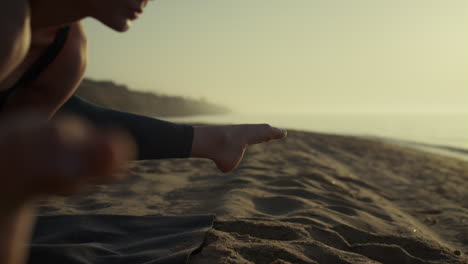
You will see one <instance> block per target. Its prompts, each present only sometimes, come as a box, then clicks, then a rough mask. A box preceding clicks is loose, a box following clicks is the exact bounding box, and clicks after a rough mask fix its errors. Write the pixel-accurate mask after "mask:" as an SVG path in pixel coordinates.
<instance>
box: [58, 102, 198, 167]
mask: <svg viewBox="0 0 468 264" xmlns="http://www.w3.org/2000/svg"><path fill="white" fill-rule="evenodd" d="M60 112H68V113H73V114H76V115H78V116H81V117H84V118H86V119H88V120H89V121H90V122H92V123H93V124H95V125H116V126H120V127H122V128H124V129H126V130H127V131H128V132H129V133H130V134H131V136H133V138H134V140H135V142H136V144H137V148H138V159H139V160H147V159H165V158H187V157H189V156H190V153H191V148H192V141H193V127H192V126H189V125H180V124H174V123H171V122H166V121H162V120H158V119H155V118H150V117H146V116H141V115H136V114H130V113H125V112H121V111H115V110H111V109H107V108H104V107H100V106H97V105H95V104H92V103H89V102H87V101H85V100H83V99H81V98H79V97H77V96H73V97H72V98H71V99H70V100H68V101H67V102H66V103H65V105H64V106H63V107H62V108H61V109H60Z"/></svg>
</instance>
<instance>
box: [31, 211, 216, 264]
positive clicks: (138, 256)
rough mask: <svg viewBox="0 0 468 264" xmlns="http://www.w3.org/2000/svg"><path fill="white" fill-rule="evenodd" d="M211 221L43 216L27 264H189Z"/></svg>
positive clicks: (210, 218)
mask: <svg viewBox="0 0 468 264" xmlns="http://www.w3.org/2000/svg"><path fill="white" fill-rule="evenodd" d="M213 221H214V216H213V215H201V216H124V215H64V216H41V217H39V218H38V221H37V225H36V228H35V232H34V235H33V240H32V248H31V255H30V258H29V264H55V263H57V264H59V263H60V264H64V263H67V264H101V263H102V264H104V263H105V264H116V263H119V264H127V263H128V264H143V263H144V264H163V263H164V264H172V263H174V264H176V263H177V264H179V263H188V261H189V258H190V255H191V254H192V253H193V252H194V251H196V250H198V249H199V248H200V247H201V246H202V244H203V241H204V239H205V235H206V232H207V231H208V230H209V229H211V228H212V226H213Z"/></svg>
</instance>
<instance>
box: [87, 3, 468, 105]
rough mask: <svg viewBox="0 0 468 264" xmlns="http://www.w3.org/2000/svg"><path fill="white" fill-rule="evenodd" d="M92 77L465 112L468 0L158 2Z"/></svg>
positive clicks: (93, 51) (96, 31) (103, 45)
mask: <svg viewBox="0 0 468 264" xmlns="http://www.w3.org/2000/svg"><path fill="white" fill-rule="evenodd" d="M85 26H86V28H87V31H88V34H89V45H90V47H89V49H90V59H89V61H90V64H89V67H88V72H87V76H88V77H92V78H95V79H112V80H114V81H116V82H118V83H124V84H127V85H128V86H129V87H131V88H133V89H138V90H149V91H156V92H159V93H164V94H174V95H186V96H190V97H194V98H201V97H203V98H206V99H207V100H209V101H212V102H215V103H222V104H225V105H227V106H228V107H230V108H232V109H233V110H236V111H243V112H245V111H256V112H280V111H288V112H296V111H301V112H329V111H331V112H337V111H352V112H360V111H373V112H375V111H379V112H382V111H384V112H392V111H398V112H401V111H403V112H404V111H416V112H427V111H431V112H434V111H464V112H468V1H466V0H157V1H154V2H150V3H149V5H148V7H147V8H146V10H145V13H144V14H143V16H142V17H141V18H140V19H139V20H137V21H136V22H135V23H134V25H133V27H132V28H131V30H130V31H129V32H126V33H124V34H121V33H115V32H112V31H110V30H108V29H107V28H105V27H103V26H101V25H100V24H99V23H97V22H94V21H90V20H87V21H86V23H85Z"/></svg>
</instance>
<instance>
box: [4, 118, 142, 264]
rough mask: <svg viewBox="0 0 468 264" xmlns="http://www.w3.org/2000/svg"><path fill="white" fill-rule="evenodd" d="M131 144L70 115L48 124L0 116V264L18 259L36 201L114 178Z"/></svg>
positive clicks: (122, 136)
mask: <svg viewBox="0 0 468 264" xmlns="http://www.w3.org/2000/svg"><path fill="white" fill-rule="evenodd" d="M134 148H135V147H134V146H133V143H132V141H131V140H130V139H129V138H128V137H127V136H126V135H125V134H122V133H121V132H118V131H109V130H102V129H101V130H99V129H92V128H91V127H89V126H88V125H87V124H85V123H84V122H82V121H80V120H78V119H76V118H70V117H67V118H63V117H62V118H59V119H58V120H57V121H54V122H52V121H45V120H44V119H41V118H40V116H38V115H24V114H21V115H18V116H15V117H14V118H13V117H12V118H9V119H8V120H3V121H2V125H1V126H0V150H1V152H0V161H1V162H0V171H1V175H0V181H1V184H0V263H4V264H10V263H11V264H20V263H24V261H25V259H26V257H27V248H28V242H29V239H30V235H31V229H32V224H33V222H34V217H33V215H34V206H33V205H34V201H35V200H36V199H39V198H41V197H44V196H50V195H65V194H71V193H75V192H77V191H79V190H81V189H83V188H84V187H86V186H88V185H91V184H99V183H107V182H109V181H112V180H115V179H114V177H115V176H116V174H115V172H116V170H118V169H119V167H120V166H121V165H122V163H123V162H125V161H127V160H129V159H131V158H133V156H134V152H135V150H134Z"/></svg>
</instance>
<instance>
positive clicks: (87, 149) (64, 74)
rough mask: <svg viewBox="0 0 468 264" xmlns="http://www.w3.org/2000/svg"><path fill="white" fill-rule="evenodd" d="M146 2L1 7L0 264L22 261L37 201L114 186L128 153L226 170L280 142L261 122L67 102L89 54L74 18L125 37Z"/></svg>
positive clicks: (59, 0)
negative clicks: (203, 119) (182, 118)
mask: <svg viewBox="0 0 468 264" xmlns="http://www.w3.org/2000/svg"><path fill="white" fill-rule="evenodd" d="M146 4H147V0H15V1H11V0H0V35H1V36H2V45H1V46H0V91H1V93H0V107H1V110H2V111H1V118H0V146H1V151H0V158H1V165H0V166H1V168H0V169H1V172H2V174H1V176H0V179H1V184H0V196H2V197H0V212H1V214H0V263H22V262H24V259H25V256H26V254H25V252H26V251H25V250H26V246H27V245H26V244H27V241H28V239H29V236H30V233H31V227H32V223H33V209H34V206H33V202H34V200H36V199H38V198H40V197H44V196H48V195H55V194H61V195H66V194H71V193H74V192H77V191H79V190H81V189H83V188H84V187H85V186H88V185H90V184H101V183H107V182H109V181H112V180H114V178H113V177H115V175H116V174H115V172H116V170H118V169H119V168H120V167H121V165H122V164H123V163H124V162H126V161H128V160H130V159H133V158H135V156H136V158H137V159H159V158H188V157H197V158H207V159H211V160H213V161H214V162H215V164H216V166H217V167H218V168H219V169H220V170H221V171H223V172H227V171H230V170H232V169H233V168H235V167H236V166H237V165H238V163H239V162H240V160H241V159H242V156H243V154H244V152H245V149H246V148H247V146H248V145H251V144H257V143H261V142H266V141H268V140H271V139H279V138H283V137H285V136H286V132H285V131H282V130H280V129H277V128H272V127H270V126H269V125H265V124H261V125H237V126H194V127H192V126H187V125H178V124H173V123H169V122H165V121H161V120H157V119H153V118H148V117H144V116H139V115H133V114H129V113H123V112H118V111H113V110H110V109H105V108H102V107H98V106H95V105H93V104H90V103H88V102H86V101H84V100H81V99H80V98H77V97H74V96H73V93H74V91H75V90H76V88H77V87H78V85H79V83H80V82H81V80H82V78H83V75H84V72H85V68H86V56H87V51H86V37H85V33H84V30H83V27H82V25H81V23H80V20H81V19H83V18H85V17H93V18H95V19H97V20H99V21H101V22H102V23H103V24H104V25H106V26H107V27H109V28H111V29H113V30H116V31H119V32H124V31H126V30H128V29H129V28H130V25H131V22H132V21H133V20H134V19H137V18H138V16H139V15H141V14H142V12H143V9H144V7H145V6H146ZM57 113H59V114H57ZM63 113H73V114H74V115H70V114H63ZM77 116H79V117H77ZM52 118H53V119H52ZM85 120H87V121H85ZM103 125H104V126H105V127H106V128H102V126H103ZM117 126H119V127H121V128H117Z"/></svg>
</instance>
